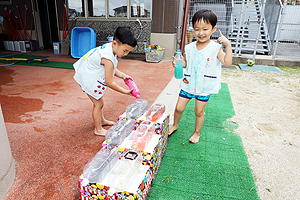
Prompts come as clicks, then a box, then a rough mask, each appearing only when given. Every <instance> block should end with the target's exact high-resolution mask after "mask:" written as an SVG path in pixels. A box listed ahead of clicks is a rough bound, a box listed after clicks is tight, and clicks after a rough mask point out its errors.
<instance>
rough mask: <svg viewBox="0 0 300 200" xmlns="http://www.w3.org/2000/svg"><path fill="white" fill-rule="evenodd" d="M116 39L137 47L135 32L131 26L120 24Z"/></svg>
mask: <svg viewBox="0 0 300 200" xmlns="http://www.w3.org/2000/svg"><path fill="white" fill-rule="evenodd" d="M114 40H117V41H118V42H121V43H122V44H128V45H129V46H132V47H135V46H136V45H137V39H136V37H135V33H134V31H133V30H132V28H131V27H130V26H119V27H118V28H117V29H116V32H115V35H114Z"/></svg>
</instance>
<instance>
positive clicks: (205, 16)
mask: <svg viewBox="0 0 300 200" xmlns="http://www.w3.org/2000/svg"><path fill="white" fill-rule="evenodd" d="M201 19H202V20H203V21H204V22H206V23H210V24H211V25H212V27H213V28H214V27H215V26H216V24H217V21H218V17H217V15H216V13H215V12H214V11H212V10H209V9H201V10H199V11H197V12H196V13H195V14H194V16H193V18H192V23H193V26H194V25H195V24H196V23H197V22H198V21H200V20H201Z"/></svg>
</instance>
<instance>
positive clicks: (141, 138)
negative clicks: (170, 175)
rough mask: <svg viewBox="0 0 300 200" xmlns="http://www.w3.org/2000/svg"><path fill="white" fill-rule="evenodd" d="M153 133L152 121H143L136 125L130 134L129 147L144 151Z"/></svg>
mask: <svg viewBox="0 0 300 200" xmlns="http://www.w3.org/2000/svg"><path fill="white" fill-rule="evenodd" d="M154 133H155V125H154V124H153V123H152V122H149V121H144V122H143V123H142V124H140V125H139V126H138V128H137V129H136V130H135V132H134V133H133V135H132V139H133V142H132V145H131V148H132V149H133V150H134V151H136V152H141V151H144V150H145V148H146V147H147V145H148V143H149V142H150V140H151V138H152V136H153V135H154Z"/></svg>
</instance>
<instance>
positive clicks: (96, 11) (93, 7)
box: [88, 0, 106, 17]
mask: <svg viewBox="0 0 300 200" xmlns="http://www.w3.org/2000/svg"><path fill="white" fill-rule="evenodd" d="M88 9H89V17H105V16H106V15H105V0H93V1H92V0H89V1H88Z"/></svg>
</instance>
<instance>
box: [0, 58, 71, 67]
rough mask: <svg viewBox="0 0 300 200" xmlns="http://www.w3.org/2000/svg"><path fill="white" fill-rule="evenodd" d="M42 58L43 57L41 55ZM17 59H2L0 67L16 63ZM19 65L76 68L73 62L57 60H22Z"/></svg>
mask: <svg viewBox="0 0 300 200" xmlns="http://www.w3.org/2000/svg"><path fill="white" fill-rule="evenodd" d="M39 58H41V57H39ZM14 62H15V61H4V60H0V63H2V64H0V67H1V65H5V64H10V63H14ZM16 64H17V65H28V66H38V67H53V68H63V69H74V68H73V64H74V63H70V62H57V61H49V62H48V63H42V62H40V61H34V62H31V63H27V62H26V61H20V62H18V63H16Z"/></svg>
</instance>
